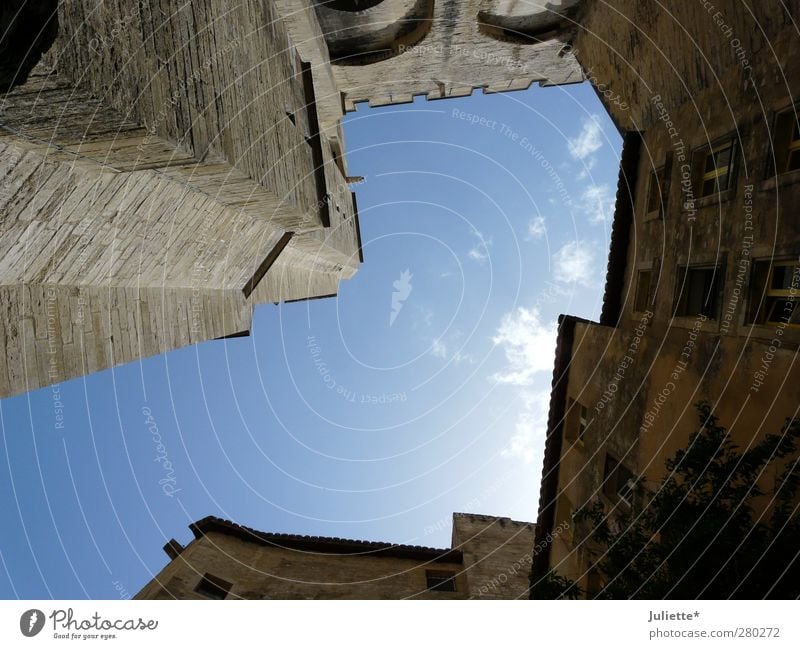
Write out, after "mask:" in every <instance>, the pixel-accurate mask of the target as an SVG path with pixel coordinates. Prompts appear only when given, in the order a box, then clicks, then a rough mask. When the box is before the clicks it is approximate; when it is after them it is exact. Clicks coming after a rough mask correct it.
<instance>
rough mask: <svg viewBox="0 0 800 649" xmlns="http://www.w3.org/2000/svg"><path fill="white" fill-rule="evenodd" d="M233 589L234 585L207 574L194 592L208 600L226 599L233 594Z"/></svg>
mask: <svg viewBox="0 0 800 649" xmlns="http://www.w3.org/2000/svg"><path fill="white" fill-rule="evenodd" d="M231 588H233V584H231V583H229V582H227V581H225V580H224V579H220V578H219V577H215V576H214V575H209V574H208V573H206V574H205V575H203V578H202V579H201V580H200V583H198V584H197V586H195V589H194V592H196V593H197V594H198V595H202V596H203V597H205V598H206V599H225V598H226V597H227V596H228V593H230V592H231Z"/></svg>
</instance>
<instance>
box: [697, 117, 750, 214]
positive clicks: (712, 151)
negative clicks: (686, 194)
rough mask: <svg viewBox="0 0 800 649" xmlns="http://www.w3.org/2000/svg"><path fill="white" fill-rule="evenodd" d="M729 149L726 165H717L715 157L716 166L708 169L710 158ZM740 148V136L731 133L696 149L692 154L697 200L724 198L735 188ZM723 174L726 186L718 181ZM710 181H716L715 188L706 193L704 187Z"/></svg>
mask: <svg viewBox="0 0 800 649" xmlns="http://www.w3.org/2000/svg"><path fill="white" fill-rule="evenodd" d="M727 149H730V157H729V159H728V163H727V164H726V165H725V166H724V167H717V165H716V159H714V168H713V169H712V170H711V171H707V167H708V160H709V158H712V159H713V158H714V156H715V155H718V154H719V153H721V152H722V151H725V150H727ZM738 149H739V138H738V137H737V135H736V134H735V133H730V134H728V135H725V136H723V137H720V138H717V139H716V140H714V141H713V142H711V143H710V144H706V145H704V146H702V147H698V148H697V149H695V150H694V152H693V154H692V185H693V188H694V195H695V199H696V200H703V199H706V200H710V199H711V198H722V197H725V196H726V195H727V192H729V191H731V190H733V188H734V186H735V184H736V170H737V168H738V164H739V157H738ZM723 176H724V177H725V179H726V182H725V186H724V187H722V186H720V184H719V182H718V181H717V180H718V179H719V178H721V177H723ZM709 181H715V182H714V189H712V191H710V192H709V193H707V194H706V193H704V187H705V185H706V183H707V182H709Z"/></svg>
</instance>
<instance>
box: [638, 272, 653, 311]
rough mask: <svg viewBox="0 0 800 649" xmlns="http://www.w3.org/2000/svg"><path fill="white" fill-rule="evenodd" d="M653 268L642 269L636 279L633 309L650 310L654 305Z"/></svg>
mask: <svg viewBox="0 0 800 649" xmlns="http://www.w3.org/2000/svg"><path fill="white" fill-rule="evenodd" d="M652 282H653V271H652V270H640V271H639V277H638V278H637V280H636V298H635V300H634V303H633V310H634V311H636V312H639V313H644V312H645V311H648V310H649V309H650V307H651V306H652V301H653V295H652V288H651V286H652Z"/></svg>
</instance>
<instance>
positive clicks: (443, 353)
mask: <svg viewBox="0 0 800 649" xmlns="http://www.w3.org/2000/svg"><path fill="white" fill-rule="evenodd" d="M431 355H432V356H435V357H436V358H447V345H445V344H444V343H443V342H442V341H441V340H440V339H439V338H436V339H435V340H434V341H433V342H432V343H431Z"/></svg>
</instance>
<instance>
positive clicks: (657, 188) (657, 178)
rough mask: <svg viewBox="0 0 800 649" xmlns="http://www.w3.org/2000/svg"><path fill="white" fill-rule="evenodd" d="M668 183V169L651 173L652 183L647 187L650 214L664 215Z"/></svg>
mask: <svg viewBox="0 0 800 649" xmlns="http://www.w3.org/2000/svg"><path fill="white" fill-rule="evenodd" d="M666 181H667V177H666V167H661V168H660V169H656V170H655V171H651V172H650V182H649V184H648V186H647V213H648V214H657V215H659V216H663V215H664V211H665V208H666V205H667V192H666Z"/></svg>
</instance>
